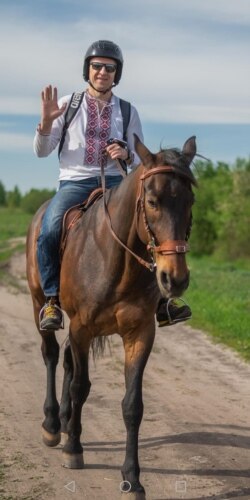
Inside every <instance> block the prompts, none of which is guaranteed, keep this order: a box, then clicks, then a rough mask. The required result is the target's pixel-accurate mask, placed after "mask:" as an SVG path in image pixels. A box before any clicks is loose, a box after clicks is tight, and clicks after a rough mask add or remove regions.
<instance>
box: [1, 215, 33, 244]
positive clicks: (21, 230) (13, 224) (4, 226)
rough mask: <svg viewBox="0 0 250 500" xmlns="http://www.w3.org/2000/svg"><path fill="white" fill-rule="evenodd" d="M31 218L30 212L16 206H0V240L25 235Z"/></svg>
mask: <svg viewBox="0 0 250 500" xmlns="http://www.w3.org/2000/svg"><path fill="white" fill-rule="evenodd" d="M31 219H32V215H31V214H27V213H25V212H23V211H22V210H20V209H18V208H13V209H10V208H6V207H0V242H3V241H6V240H9V239H10V238H18V237H20V236H25V235H26V233H27V229H28V226H29V223H30V221H31Z"/></svg>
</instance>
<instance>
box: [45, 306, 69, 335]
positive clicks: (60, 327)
mask: <svg viewBox="0 0 250 500" xmlns="http://www.w3.org/2000/svg"><path fill="white" fill-rule="evenodd" d="M46 306H47V303H46V304H44V306H43V307H42V309H41V311H40V312H39V330H41V331H45V332H48V331H49V329H47V328H42V327H41V321H42V319H43V313H44V309H45V307H46ZM53 307H55V308H56V309H58V311H59V312H60V314H61V317H62V319H61V324H60V326H59V327H58V330H60V329H61V330H64V314H63V312H62V309H61V308H60V307H59V306H58V305H57V304H53Z"/></svg>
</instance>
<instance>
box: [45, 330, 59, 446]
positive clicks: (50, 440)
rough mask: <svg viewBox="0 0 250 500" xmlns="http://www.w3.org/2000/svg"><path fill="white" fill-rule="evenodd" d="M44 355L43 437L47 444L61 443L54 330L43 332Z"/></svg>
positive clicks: (56, 346)
mask: <svg viewBox="0 0 250 500" xmlns="http://www.w3.org/2000/svg"><path fill="white" fill-rule="evenodd" d="M41 350H42V355H43V359H44V363H45V365H46V367H47V390H46V398H45V402H44V407H43V409H44V414H45V419H44V421H43V424H42V437H43V441H44V443H45V444H46V445H47V446H56V445H57V444H58V443H60V439H61V434H60V426H61V424H60V420H59V404H58V401H57V398H56V382H55V378H56V366H57V363H58V358H59V345H58V342H57V340H56V336H55V333H54V332H52V331H51V332H43V333H42V346H41Z"/></svg>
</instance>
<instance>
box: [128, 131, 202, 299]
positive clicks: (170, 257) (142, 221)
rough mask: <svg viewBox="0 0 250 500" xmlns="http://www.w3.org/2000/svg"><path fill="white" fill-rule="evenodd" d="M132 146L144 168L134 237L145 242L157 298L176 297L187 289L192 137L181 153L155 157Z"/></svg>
mask: <svg viewBox="0 0 250 500" xmlns="http://www.w3.org/2000/svg"><path fill="white" fill-rule="evenodd" d="M135 144H136V151H137V153H138V155H139V157H140V159H141V161H142V164H143V166H144V171H143V174H142V176H141V187H140V194H139V196H138V214H139V215H138V235H139V237H140V239H141V240H142V241H143V242H145V243H146V242H149V244H148V248H149V249H150V251H151V252H152V256H153V259H154V262H155V265H156V276H157V281H158V286H159V288H160V292H161V294H162V295H163V296H165V297H174V296H180V295H181V294H182V293H183V292H184V290H185V289H186V288H187V287H188V285H189V270H188V267H187V263H186V252H187V251H188V244H187V240H188V237H189V233H190V229H191V221H192V205H193V202H194V195H193V192H192V185H196V180H195V177H194V175H193V173H192V171H191V168H190V165H191V163H192V161H193V158H194V156H195V154H196V142H195V137H190V138H189V139H188V140H187V141H186V142H185V144H184V146H183V148H182V150H178V149H165V150H161V151H160V152H159V153H157V154H153V153H151V152H150V151H149V150H148V149H147V148H146V146H145V145H144V144H142V143H141V142H140V140H139V139H138V138H137V137H136V138H135Z"/></svg>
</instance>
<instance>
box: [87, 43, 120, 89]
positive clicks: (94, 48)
mask: <svg viewBox="0 0 250 500" xmlns="http://www.w3.org/2000/svg"><path fill="white" fill-rule="evenodd" d="M95 56H97V57H109V58H110V59H114V60H115V61H116V63H117V69H116V73H115V78H114V84H115V85H118V83H119V81H120V78H121V76H122V67H123V56H122V51H121V49H120V47H118V45H116V44H115V43H113V42H110V41H108V40H98V41H97V42H94V43H92V45H90V47H89V48H88V50H87V52H86V54H85V58H84V63H83V78H84V80H85V81H86V82H88V80H89V61H90V59H91V58H92V57H95Z"/></svg>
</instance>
